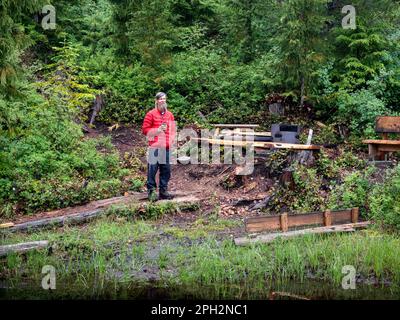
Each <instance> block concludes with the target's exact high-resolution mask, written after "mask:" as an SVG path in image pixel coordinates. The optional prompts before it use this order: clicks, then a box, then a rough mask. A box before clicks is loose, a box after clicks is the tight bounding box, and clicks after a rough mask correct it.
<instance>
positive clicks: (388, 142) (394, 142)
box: [363, 139, 400, 145]
mask: <svg viewBox="0 0 400 320" xmlns="http://www.w3.org/2000/svg"><path fill="white" fill-rule="evenodd" d="M363 143H366V144H379V145H400V140H379V139H378V140H376V139H375V140H373V139H372V140H371V139H369V140H363Z"/></svg>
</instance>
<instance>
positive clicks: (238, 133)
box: [220, 131, 272, 137]
mask: <svg viewBox="0 0 400 320" xmlns="http://www.w3.org/2000/svg"><path fill="white" fill-rule="evenodd" d="M220 135H221V136H255V137H271V135H272V134H271V132H268V131H265V132H260V131H257V132H255V131H254V132H249V131H230V132H224V131H221V133H220Z"/></svg>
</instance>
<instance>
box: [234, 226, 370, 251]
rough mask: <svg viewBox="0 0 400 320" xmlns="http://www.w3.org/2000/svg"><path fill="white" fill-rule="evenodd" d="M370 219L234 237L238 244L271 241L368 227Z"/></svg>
mask: <svg viewBox="0 0 400 320" xmlns="http://www.w3.org/2000/svg"><path fill="white" fill-rule="evenodd" d="M370 224H371V222H370V221H366V222H358V223H349V224H343V225H337V226H330V227H318V228H311V229H303V230H295V231H288V232H282V233H271V234H262V235H258V236H255V237H240V238H236V239H234V242H235V244H236V245H237V246H243V245H248V244H252V243H270V242H272V241H274V240H275V239H278V238H283V239H287V238H293V237H298V236H304V235H307V234H323V233H336V232H353V231H355V230H356V229H358V228H366V227H367V226H368V225H370Z"/></svg>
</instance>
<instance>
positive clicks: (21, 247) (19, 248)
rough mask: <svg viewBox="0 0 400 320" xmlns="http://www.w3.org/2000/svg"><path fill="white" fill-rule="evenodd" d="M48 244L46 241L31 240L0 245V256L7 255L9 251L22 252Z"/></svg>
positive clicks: (44, 246) (41, 247)
mask: <svg viewBox="0 0 400 320" xmlns="http://www.w3.org/2000/svg"><path fill="white" fill-rule="evenodd" d="M48 245H49V242H48V241H32V242H25V243H18V244H10V245H6V246H0V257H4V256H7V255H9V254H10V253H24V252H27V251H31V250H38V249H43V248H46V247H48Z"/></svg>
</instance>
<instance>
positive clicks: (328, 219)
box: [324, 210, 332, 227]
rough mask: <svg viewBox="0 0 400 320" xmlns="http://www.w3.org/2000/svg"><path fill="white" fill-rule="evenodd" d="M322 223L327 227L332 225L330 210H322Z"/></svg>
mask: <svg viewBox="0 0 400 320" xmlns="http://www.w3.org/2000/svg"><path fill="white" fill-rule="evenodd" d="M324 225H325V226H326V227H329V226H331V225H332V215H331V210H326V211H325V212H324Z"/></svg>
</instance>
